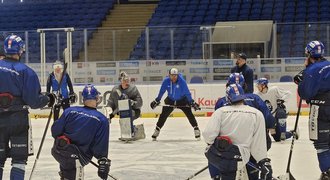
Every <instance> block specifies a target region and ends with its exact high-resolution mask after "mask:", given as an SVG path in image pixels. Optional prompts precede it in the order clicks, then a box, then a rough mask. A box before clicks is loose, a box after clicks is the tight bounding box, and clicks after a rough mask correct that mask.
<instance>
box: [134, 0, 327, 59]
mask: <svg viewBox="0 0 330 180" xmlns="http://www.w3.org/2000/svg"><path fill="white" fill-rule="evenodd" d="M329 9H330V1H321V0H319V1H318V0H299V1H298V0H195V1H190V0H162V1H160V2H159V4H158V7H157V9H156V10H155V13H154V14H153V16H152V18H151V19H150V21H149V24H148V26H149V28H150V30H151V32H152V31H153V29H152V28H153V27H155V26H162V27H163V28H162V29H163V32H162V33H159V34H158V35H157V33H154V34H155V35H151V38H150V40H149V43H150V58H153V59H168V58H169V55H170V54H171V53H170V52H171V49H170V48H169V46H170V45H171V44H170V43H169V38H168V39H167V41H165V42H164V38H162V37H169V34H170V30H171V29H172V28H166V27H167V26H171V27H174V26H185V25H192V26H195V25H198V26H200V25H214V24H215V23H216V22H218V21H246V20H273V21H275V22H277V23H279V25H278V30H277V31H278V49H279V54H278V56H280V57H290V56H303V47H304V46H305V44H306V43H307V42H308V41H310V40H314V39H325V36H326V33H324V32H325V31H326V27H322V26H321V25H313V24H312V25H310V26H307V28H306V23H307V22H309V23H313V22H317V21H329V20H330V11H329ZM288 23H291V25H286V24H288ZM292 23H298V24H300V25H298V26H297V25H292ZM293 27H295V28H293ZM184 30H186V31H185V32H184V33H182V31H184ZM156 32H157V30H156ZM322 32H323V33H322ZM201 34H202V33H201V32H200V30H199V27H196V28H190V29H181V30H179V31H178V32H176V31H175V30H174V38H175V39H174V41H175V43H174V46H175V47H174V57H172V58H174V59H181V58H183V59H189V58H201V57H202V49H201V44H202V42H203V39H202V38H201ZM144 37H145V34H144V33H143V34H142V35H141V38H140V39H139V41H138V42H137V44H136V46H135V48H134V50H133V51H132V53H131V55H130V59H145V58H146V53H145V41H144V40H145V38H144ZM177 44H180V45H177Z"/></svg>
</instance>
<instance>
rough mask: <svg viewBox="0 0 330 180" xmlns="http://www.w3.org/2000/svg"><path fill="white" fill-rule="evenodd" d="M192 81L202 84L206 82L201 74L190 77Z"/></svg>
mask: <svg viewBox="0 0 330 180" xmlns="http://www.w3.org/2000/svg"><path fill="white" fill-rule="evenodd" d="M190 83H191V84H202V83H204V80H203V77H200V76H193V77H192V78H191V79H190Z"/></svg>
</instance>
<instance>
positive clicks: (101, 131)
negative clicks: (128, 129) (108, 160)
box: [92, 116, 109, 159]
mask: <svg viewBox="0 0 330 180" xmlns="http://www.w3.org/2000/svg"><path fill="white" fill-rule="evenodd" d="M108 150H109V122H108V120H107V119H106V117H105V116H104V117H102V119H101V121H100V124H99V128H98V130H97V133H96V135H95V137H94V142H93V147H92V152H93V155H94V157H95V158H97V159H99V158H102V157H108Z"/></svg>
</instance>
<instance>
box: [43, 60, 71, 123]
mask: <svg viewBox="0 0 330 180" xmlns="http://www.w3.org/2000/svg"><path fill="white" fill-rule="evenodd" d="M63 68H64V67H63V63H62V62H61V61H55V63H54V64H53V70H54V71H53V72H52V73H50V74H49V76H48V79H47V92H48V93H49V92H50V91H52V92H55V94H58V95H59V97H57V98H58V99H59V100H60V103H59V105H55V107H54V120H57V119H58V116H59V113H60V109H61V107H62V108H63V110H65V109H66V108H68V107H70V104H71V103H75V102H76V99H77V97H76V94H75V93H74V91H73V86H72V82H71V79H70V76H69V74H67V73H65V74H64V77H63V79H62V85H61V88H59V87H58V86H59V83H60V81H61V78H62V75H63ZM68 87H69V90H70V91H68Z"/></svg>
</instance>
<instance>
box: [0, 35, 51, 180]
mask: <svg viewBox="0 0 330 180" xmlns="http://www.w3.org/2000/svg"><path fill="white" fill-rule="evenodd" d="M24 47H25V44H24V41H23V40H22V39H21V38H20V37H19V36H17V35H10V36H8V37H7V38H6V39H5V41H4V52H5V58H4V59H2V60H0V179H2V174H3V168H4V165H5V161H6V159H7V158H8V157H11V158H12V161H11V165H12V168H11V172H10V179H11V180H23V179H24V174H25V166H26V163H27V159H28V155H29V154H32V153H33V152H30V150H31V149H30V148H31V144H30V143H29V141H30V139H31V138H32V137H30V135H29V133H28V131H29V124H30V123H29V117H28V114H29V112H28V107H27V106H29V107H31V108H33V109H37V108H42V107H44V106H45V105H47V104H48V106H49V107H51V106H53V104H54V103H55V96H54V95H53V94H49V95H48V97H47V96H46V95H43V94H41V93H40V92H41V88H40V83H39V79H38V76H37V74H36V73H35V72H34V71H33V70H32V69H31V68H29V67H28V66H26V65H25V64H23V63H21V62H20V58H21V56H22V54H23V53H24V50H25V49H24ZM6 179H9V177H7V178H6Z"/></svg>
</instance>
